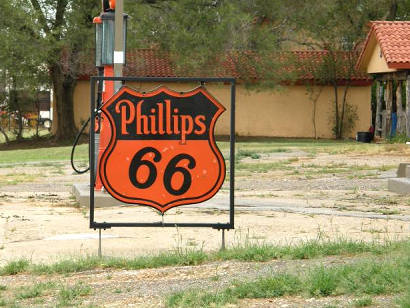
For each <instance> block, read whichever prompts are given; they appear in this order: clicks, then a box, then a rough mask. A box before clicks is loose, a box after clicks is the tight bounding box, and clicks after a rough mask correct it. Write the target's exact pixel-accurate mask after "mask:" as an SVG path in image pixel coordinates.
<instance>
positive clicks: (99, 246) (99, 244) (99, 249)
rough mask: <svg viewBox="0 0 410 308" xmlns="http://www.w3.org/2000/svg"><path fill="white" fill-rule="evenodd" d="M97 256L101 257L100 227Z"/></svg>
mask: <svg viewBox="0 0 410 308" xmlns="http://www.w3.org/2000/svg"><path fill="white" fill-rule="evenodd" d="M98 257H99V258H101V257H102V253H101V228H99V229H98Z"/></svg>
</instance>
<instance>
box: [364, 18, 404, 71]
mask: <svg viewBox="0 0 410 308" xmlns="http://www.w3.org/2000/svg"><path fill="white" fill-rule="evenodd" d="M372 35H375V36H376V39H377V42H378V43H379V44H380V47H381V50H382V53H383V55H384V58H385V59H386V62H387V66H388V67H389V68H396V69H409V68H410V21H372V22H371V29H370V31H369V33H368V35H367V38H366V41H365V44H364V48H363V50H362V52H361V54H360V57H359V60H358V64H359V63H360V61H361V60H362V58H363V56H364V51H365V49H366V47H367V46H368V43H369V41H370V37H371V36H372Z"/></svg>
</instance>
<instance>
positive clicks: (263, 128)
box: [74, 81, 371, 138]
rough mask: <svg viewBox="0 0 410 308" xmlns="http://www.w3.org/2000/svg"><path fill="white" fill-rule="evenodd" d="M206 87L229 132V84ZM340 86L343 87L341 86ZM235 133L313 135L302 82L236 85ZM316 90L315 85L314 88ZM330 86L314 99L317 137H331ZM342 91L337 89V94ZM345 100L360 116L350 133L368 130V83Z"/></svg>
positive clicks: (80, 116)
mask: <svg viewBox="0 0 410 308" xmlns="http://www.w3.org/2000/svg"><path fill="white" fill-rule="evenodd" d="M128 86H130V87H132V88H134V89H136V90H139V91H149V90H150V89H153V88H155V87H156V86H158V84H148V83H146V84H141V83H130V84H128ZM196 86H197V85H194V84H178V83H175V84H168V87H169V88H171V89H174V90H178V91H186V90H190V89H192V88H194V87H196ZM206 87H207V89H208V90H209V92H210V93H212V94H213V95H214V96H215V97H216V98H217V99H218V100H219V101H220V102H221V103H222V104H223V105H224V106H225V107H226V108H227V111H226V112H225V113H224V114H222V116H221V117H220V119H219V120H218V122H217V125H216V134H217V135H229V125H230V123H229V109H230V107H229V104H230V86H229V85H216V84H208V85H207V86H206ZM341 88H342V87H341ZM236 89H237V91H236V133H237V134H238V135H240V136H269V137H314V131H313V124H312V110H313V103H312V101H311V100H310V99H309V95H308V93H307V91H306V87H305V86H286V87H282V88H281V89H279V90H275V91H258V92H257V91H249V90H247V89H245V88H243V87H242V86H240V85H239V86H237V88H236ZM315 90H316V91H317V90H318V89H315ZM333 93H334V92H333V88H332V87H323V88H322V91H321V93H320V96H319V99H318V100H317V103H316V104H317V107H316V108H317V109H316V128H317V136H318V137H320V138H332V137H333V135H332V118H333V114H334V113H333V97H334V94H333ZM342 95H343V93H342V89H340V92H339V97H340V98H341V97H342ZM89 97H90V90H89V82H88V81H79V82H78V85H77V87H76V89H75V92H74V117H75V123H76V125H77V127H79V126H80V125H81V123H82V122H84V121H85V120H87V118H88V116H89ZM348 102H349V103H350V104H352V105H353V106H355V108H357V115H358V117H359V119H358V120H357V122H356V127H355V128H354V129H353V130H352V132H351V134H350V136H351V137H354V136H355V134H356V132H357V131H367V130H368V128H369V126H370V124H371V111H370V86H357V87H351V88H350V89H349V92H348Z"/></svg>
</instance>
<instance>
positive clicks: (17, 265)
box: [0, 259, 30, 276]
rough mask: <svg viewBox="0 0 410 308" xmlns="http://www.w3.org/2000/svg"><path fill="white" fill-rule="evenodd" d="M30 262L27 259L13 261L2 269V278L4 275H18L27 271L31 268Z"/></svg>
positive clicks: (0, 269) (0, 270)
mask: <svg viewBox="0 0 410 308" xmlns="http://www.w3.org/2000/svg"><path fill="white" fill-rule="evenodd" d="M29 264H30V263H29V261H28V260H26V259H22V260H18V261H11V262H10V263H8V264H6V265H5V266H3V267H2V268H0V276H4V275H16V274H18V273H22V272H24V271H26V270H27V269H28V267H29Z"/></svg>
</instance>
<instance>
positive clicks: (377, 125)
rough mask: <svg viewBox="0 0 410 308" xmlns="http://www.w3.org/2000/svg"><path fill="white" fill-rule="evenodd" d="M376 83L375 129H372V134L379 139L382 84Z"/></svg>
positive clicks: (380, 82) (380, 133) (380, 131)
mask: <svg viewBox="0 0 410 308" xmlns="http://www.w3.org/2000/svg"><path fill="white" fill-rule="evenodd" d="M376 82H377V89H376V95H377V99H376V121H375V122H376V123H375V128H374V133H375V136H379V137H381V135H382V121H381V117H382V95H383V84H382V81H376Z"/></svg>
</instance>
